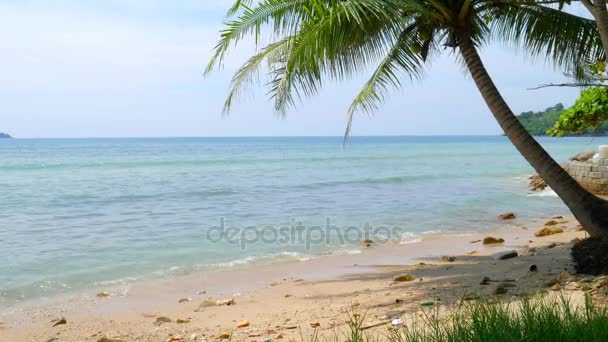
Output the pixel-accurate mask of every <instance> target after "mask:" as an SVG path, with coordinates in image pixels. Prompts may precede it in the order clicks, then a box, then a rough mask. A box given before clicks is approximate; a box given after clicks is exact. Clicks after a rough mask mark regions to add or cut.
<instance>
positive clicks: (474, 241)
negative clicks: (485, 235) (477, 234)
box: [470, 240, 481, 243]
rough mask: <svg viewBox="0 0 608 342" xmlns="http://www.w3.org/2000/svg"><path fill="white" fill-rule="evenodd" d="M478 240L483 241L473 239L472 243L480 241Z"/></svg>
mask: <svg viewBox="0 0 608 342" xmlns="http://www.w3.org/2000/svg"><path fill="white" fill-rule="evenodd" d="M478 242H481V240H473V241H471V242H470V243H478Z"/></svg>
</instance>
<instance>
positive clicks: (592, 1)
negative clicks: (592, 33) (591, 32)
mask: <svg viewBox="0 0 608 342" xmlns="http://www.w3.org/2000/svg"><path fill="white" fill-rule="evenodd" d="M581 2H582V3H583V5H584V6H585V8H587V10H588V11H589V13H591V15H593V18H594V19H595V24H596V25H597V29H598V31H599V33H600V38H601V40H602V45H603V46H604V50H606V55H608V10H606V0H582V1H581Z"/></svg>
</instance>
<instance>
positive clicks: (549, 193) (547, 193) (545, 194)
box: [527, 188, 559, 197]
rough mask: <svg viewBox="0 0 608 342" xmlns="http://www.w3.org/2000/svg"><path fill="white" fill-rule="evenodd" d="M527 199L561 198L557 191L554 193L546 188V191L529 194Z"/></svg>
mask: <svg viewBox="0 0 608 342" xmlns="http://www.w3.org/2000/svg"><path fill="white" fill-rule="evenodd" d="M527 197H559V196H557V193H555V191H553V189H551V188H546V189H545V190H542V191H538V192H533V193H531V194H528V195H527Z"/></svg>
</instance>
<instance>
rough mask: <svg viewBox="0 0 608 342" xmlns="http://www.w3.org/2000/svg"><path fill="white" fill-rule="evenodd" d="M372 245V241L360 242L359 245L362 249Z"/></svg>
mask: <svg viewBox="0 0 608 342" xmlns="http://www.w3.org/2000/svg"><path fill="white" fill-rule="evenodd" d="M373 244H374V240H369V239H367V240H363V241H361V245H362V246H363V247H371V246H372V245H373Z"/></svg>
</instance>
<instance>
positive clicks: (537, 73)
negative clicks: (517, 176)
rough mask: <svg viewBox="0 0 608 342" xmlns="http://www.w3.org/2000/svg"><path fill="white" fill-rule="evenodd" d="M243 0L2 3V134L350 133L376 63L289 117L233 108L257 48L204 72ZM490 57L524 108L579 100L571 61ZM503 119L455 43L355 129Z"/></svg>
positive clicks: (384, 131) (479, 128) (457, 125)
mask: <svg viewBox="0 0 608 342" xmlns="http://www.w3.org/2000/svg"><path fill="white" fill-rule="evenodd" d="M231 3H232V0H0V132H7V133H9V134H11V135H13V136H15V137H20V138H42V137H45V138H46V137H49V138H58V137H66V138H83V137H206V136H341V135H342V134H343V133H344V128H345V125H346V120H347V117H346V110H347V109H348V106H349V104H350V101H351V100H352V99H353V97H354V96H355V94H356V93H357V90H358V89H359V88H360V87H361V85H362V84H363V83H364V81H365V79H366V76H368V75H369V70H367V71H365V70H362V72H361V75H360V76H356V77H354V78H353V79H350V80H347V81H345V82H342V83H339V84H329V85H328V86H326V87H325V88H323V89H322V91H321V92H320V94H319V95H317V96H315V97H312V98H310V99H308V100H305V101H304V102H303V103H301V104H300V105H298V107H297V108H296V109H294V110H291V111H290V112H289V113H288V116H287V118H285V119H282V118H280V117H278V116H277V115H276V114H275V113H274V112H273V106H272V102H271V101H270V100H269V98H268V96H267V94H266V89H264V88H263V87H262V86H260V87H257V88H254V89H252V90H251V92H250V93H249V96H247V98H246V99H244V100H243V101H241V102H239V103H238V104H237V105H236V106H235V107H234V110H233V111H232V113H231V114H230V116H228V117H222V115H221V109H222V105H223V102H224V99H225V96H226V94H227V92H228V87H229V83H230V78H231V76H232V74H233V73H234V71H235V70H236V68H238V66H239V65H240V64H241V63H242V62H244V61H245V59H246V57H247V56H248V55H250V54H251V53H253V52H254V48H253V46H252V44H244V46H243V47H239V48H237V49H235V50H233V54H231V55H230V57H229V58H228V60H227V61H226V63H225V65H224V68H223V69H222V70H219V71H217V72H215V73H213V74H212V75H211V76H210V77H206V78H205V77H203V75H202V74H203V70H204V67H205V65H206V64H207V61H208V60H209V57H210V56H211V53H212V49H213V46H214V45H215V43H216V41H217V39H218V31H219V30H220V29H221V28H222V22H223V20H224V19H225V12H226V9H227V8H228V7H229V6H230V4H231ZM481 57H482V59H483V60H484V63H485V64H486V67H487V69H488V71H489V72H490V74H491V75H492V76H493V78H494V81H495V83H496V85H497V86H498V88H499V89H500V91H501V92H502V93H503V96H504V97H505V99H506V100H507V102H508V103H509V104H510V106H511V108H512V109H513V111H514V112H516V113H520V112H523V111H529V110H534V111H540V110H544V109H545V108H547V107H550V106H553V105H555V104H556V103H558V102H562V103H563V104H565V105H570V104H572V103H573V102H574V100H575V99H576V97H577V96H578V90H577V89H573V88H546V89H543V90H535V91H531V90H528V88H531V87H534V86H537V85H539V84H545V83H552V82H560V81H564V80H566V79H565V77H564V76H563V75H562V73H561V72H560V71H559V70H554V69H553V67H552V66H550V65H546V64H544V63H542V62H538V61H532V60H529V59H528V58H525V57H524V56H523V55H522V54H521V53H517V52H516V51H513V50H512V49H510V48H507V47H504V46H500V45H491V46H488V47H485V48H484V49H482V51H481ZM500 132H501V131H500V128H499V126H498V125H497V124H496V122H495V121H494V119H493V117H492V115H491V114H490V113H489V111H488V110H487V108H486V106H485V104H484V102H483V100H482V99H481V96H480V95H479V93H478V92H477V89H476V88H475V86H474V84H473V82H472V80H471V79H470V77H468V76H467V75H466V73H465V72H464V71H463V69H462V68H461V67H460V65H459V64H457V63H456V61H455V56H454V55H453V54H452V53H451V52H450V51H445V52H444V54H443V55H442V57H440V58H438V59H436V60H435V61H434V62H433V63H432V64H431V65H430V67H429V68H428V71H427V73H426V77H425V79H424V80H423V81H420V82H415V83H414V84H412V85H409V86H405V87H404V88H403V89H402V90H400V91H395V92H393V93H391V96H390V97H389V98H388V99H387V101H386V103H385V104H384V105H383V106H382V107H381V108H380V110H379V111H378V112H377V113H375V114H374V115H373V116H368V115H365V114H361V115H358V116H356V118H355V121H354V125H353V131H352V134H353V135H486V134H487V135H494V134H499V133H500Z"/></svg>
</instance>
